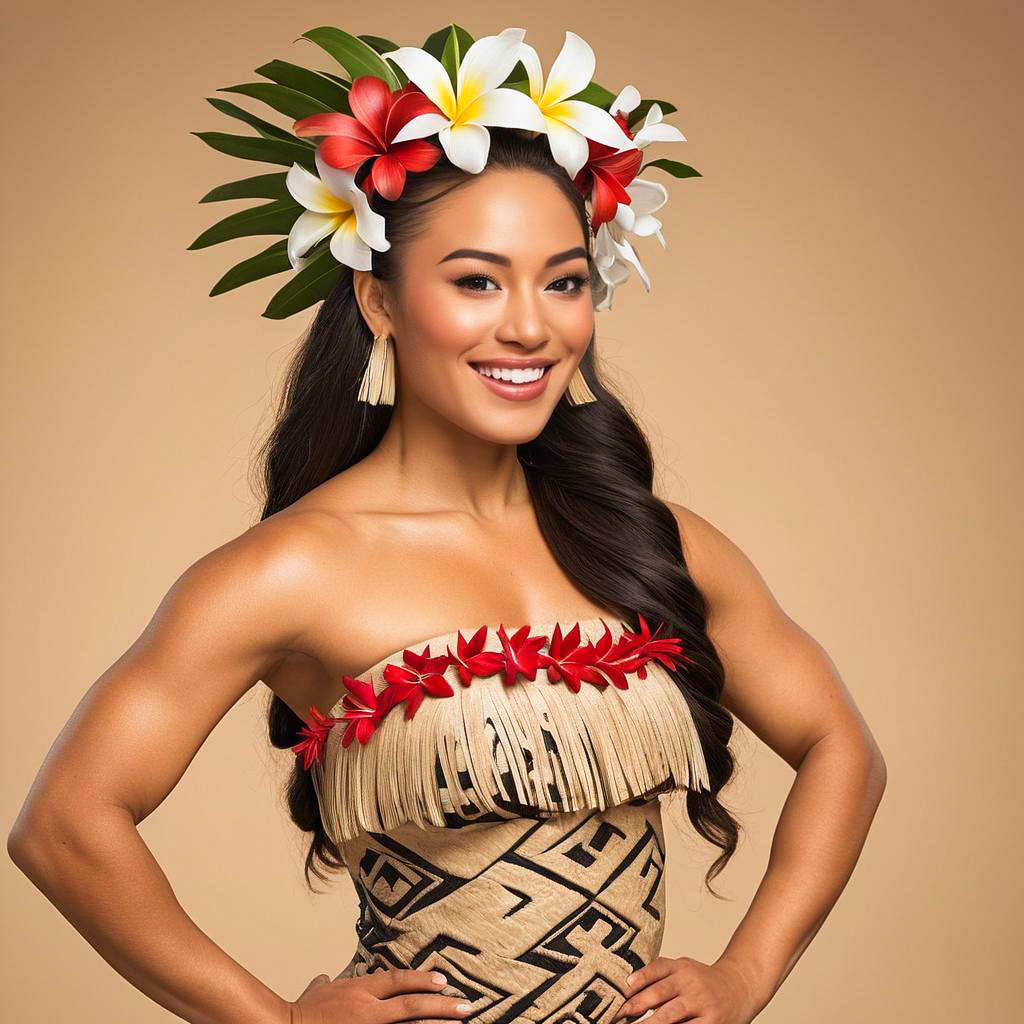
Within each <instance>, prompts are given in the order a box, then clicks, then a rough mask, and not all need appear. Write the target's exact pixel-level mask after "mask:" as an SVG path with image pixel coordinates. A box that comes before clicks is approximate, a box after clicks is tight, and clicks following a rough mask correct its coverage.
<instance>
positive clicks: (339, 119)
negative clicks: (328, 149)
mask: <svg viewBox="0 0 1024 1024" xmlns="http://www.w3.org/2000/svg"><path fill="white" fill-rule="evenodd" d="M292 132H293V133H294V134H296V135H298V136H299V138H301V139H309V138H314V137H316V136H320V135H350V136H353V137H355V138H366V139H369V138H370V136H369V135H368V134H367V131H366V129H365V128H364V127H363V126H362V125H361V124H360V123H359V122H358V121H357V120H356V119H355V118H354V117H352V116H351V115H349V114H335V113H332V114H310V115H309V117H302V118H299V120H298V121H296V122H295V123H294V124H293V125H292Z"/></svg>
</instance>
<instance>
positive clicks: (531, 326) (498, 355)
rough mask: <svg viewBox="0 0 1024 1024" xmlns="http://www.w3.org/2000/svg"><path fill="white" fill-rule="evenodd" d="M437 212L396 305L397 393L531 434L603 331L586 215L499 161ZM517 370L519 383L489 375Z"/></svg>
mask: <svg viewBox="0 0 1024 1024" xmlns="http://www.w3.org/2000/svg"><path fill="white" fill-rule="evenodd" d="M429 218H430V219H429V226H428V227H427V229H426V230H425V231H424V233H423V234H422V235H421V236H420V237H419V238H418V239H416V240H415V241H413V242H411V243H409V244H408V245H407V246H406V248H405V251H404V253H403V256H402V270H401V276H400V279H399V280H398V281H395V282H393V285H392V288H391V292H390V301H389V302H388V308H389V313H390V328H391V331H392V333H393V334H394V338H395V353H396V358H397V362H398V380H397V396H396V397H397V400H398V402H399V403H407V407H408V403H409V402H410V401H411V403H412V404H413V405H415V404H417V403H422V404H423V405H425V406H427V407H429V408H430V409H432V410H434V411H435V412H437V413H438V414H439V415H441V416H443V417H445V418H446V419H448V420H450V421H452V422H453V423H455V424H456V425H457V426H459V427H461V428H462V429H463V430H466V431H468V432H469V433H472V434H474V435H475V436H478V437H480V438H484V439H488V440H492V441H495V442H498V443H503V444H518V443H521V442H525V441H529V440H531V439H532V438H534V437H536V436H537V434H539V433H540V432H541V430H542V429H543V428H544V425H545V423H547V421H548V419H549V417H550V416H551V413H552V411H553V410H554V407H555V403H556V402H557V401H558V400H559V398H560V397H561V395H562V393H563V392H564V391H565V389H566V388H567V387H568V385H569V380H570V378H571V377H572V375H573V373H574V372H575V370H576V367H577V365H578V364H579V361H580V359H581V358H582V357H583V354H584V352H585V351H586V349H587V346H588V344H589V343H590V339H591V337H592V335H593V331H594V306H593V298H592V295H591V290H590V285H589V276H588V272H589V267H588V263H587V258H586V248H585V241H584V238H583V235H582V232H581V231H580V222H579V219H578V218H577V216H576V213H575V212H574V210H573V209H572V207H571V205H570V204H569V202H568V201H567V200H566V198H565V196H564V195H563V194H562V192H561V191H560V190H559V188H558V186H557V185H555V184H554V183H553V182H551V181H550V180H549V179H547V178H546V177H544V176H543V175H541V174H537V173H534V172H532V171H515V172H511V171H505V170H500V169H494V170H487V171H483V172H482V173H481V174H480V175H479V176H478V177H476V178H474V180H473V181H471V182H470V183H469V184H468V185H466V186H464V187H461V188H459V189H456V190H455V191H454V192H452V193H450V194H449V195H447V196H445V197H443V198H442V199H440V200H438V201H437V202H436V203H434V204H433V205H432V206H431V207H430V214H429ZM520 364H522V365H520ZM515 367H518V369H514V370H513V371H512V374H511V375H512V376H513V377H514V378H515V379H514V380H496V379H494V377H490V378H489V377H487V376H485V375H483V374H482V373H481V370H483V369H485V368H490V369H489V372H490V373H492V374H493V375H495V376H496V375H498V374H499V373H504V375H505V376H509V372H508V368H515ZM502 368H503V369H502ZM538 375H540V376H539V379H536V380H535V379H534V378H537V377H538Z"/></svg>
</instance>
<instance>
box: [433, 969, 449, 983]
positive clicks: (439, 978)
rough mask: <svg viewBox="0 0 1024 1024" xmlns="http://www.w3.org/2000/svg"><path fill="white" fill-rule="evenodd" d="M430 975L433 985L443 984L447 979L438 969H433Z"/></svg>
mask: <svg viewBox="0 0 1024 1024" xmlns="http://www.w3.org/2000/svg"><path fill="white" fill-rule="evenodd" d="M430 977H431V978H432V979H433V981H434V984H435V985H443V984H444V983H445V982H446V981H447V980H448V979H447V978H446V977H445V976H444V975H443V974H442V973H441V972H440V971H434V973H433V974H432V975H431V976H430Z"/></svg>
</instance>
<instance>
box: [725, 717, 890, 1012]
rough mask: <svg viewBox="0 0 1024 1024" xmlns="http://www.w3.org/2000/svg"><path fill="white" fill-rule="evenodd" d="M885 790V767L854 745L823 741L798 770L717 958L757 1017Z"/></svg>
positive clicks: (839, 886) (834, 890) (849, 863)
mask: <svg viewBox="0 0 1024 1024" xmlns="http://www.w3.org/2000/svg"><path fill="white" fill-rule="evenodd" d="M884 788H885V769H884V762H882V761H881V759H880V757H879V756H878V755H877V752H876V751H875V750H874V748H873V747H868V746H867V745H865V744H864V743H863V742H862V741H860V740H852V739H849V738H843V737H840V736H830V737H826V738H825V739H823V740H822V741H820V742H819V743H818V744H816V745H815V746H814V747H813V748H812V749H811V750H810V751H809V752H808V753H807V755H806V757H805V758H804V760H803V762H802V763H801V765H800V768H799V770H798V771H797V773H796V778H795V780H794V782H793V786H792V788H791V790H790V793H789V796H788V797H787V799H786V802H785V804H784V806H783V809H782V813H781V815H780V818H779V822H778V825H777V827H776V830H775V836H774V838H773V841H772V847H771V853H770V856H769V861H768V867H767V870H766V871H765V875H764V878H763V879H762V881H761V884H760V885H759V886H758V889H757V892H756V893H755V895H754V898H753V900H752V901H751V904H750V907H749V909H748V910H747V913H746V915H745V916H744V918H743V920H742V921H741V922H740V924H739V927H738V928H737V929H736V931H735V933H734V934H733V936H732V938H731V939H730V941H729V943H728V945H727V946H726V948H725V950H724V951H723V953H722V955H721V957H720V958H719V960H720V961H727V962H730V963H731V964H732V965H734V966H735V967H736V968H737V969H738V970H739V971H740V972H741V973H742V974H743V976H744V977H745V978H746V979H747V982H748V985H749V986H750V987H751V989H752V991H753V994H754V996H755V998H756V1001H757V1005H758V1011H759V1012H760V1010H761V1009H763V1008H764V1006H766V1005H767V1004H768V1002H769V1001H770V1000H771V998H772V996H774V994H775V993H776V991H778V988H779V986H780V985H781V984H782V982H783V981H784V980H785V979H786V977H787V976H788V974H789V973H790V971H791V970H792V969H793V967H794V966H795V965H796V962H797V961H798V960H799V959H800V957H801V955H802V954H803V952H804V950H805V949H806V948H807V946H808V945H809V944H810V942H811V940H812V939H813V938H814V936H815V935H816V934H817V932H818V930H819V929H820V928H821V926H822V924H823V923H824V922H825V919H826V917H827V916H828V914H829V912H830V911H831V909H832V907H833V906H834V905H835V903H836V901H837V900H838V898H839V895H840V894H841V893H842V891H843V888H844V887H845V886H846V883H847V881H848V880H849V878H850V876H851V874H852V873H853V869H854V867H855V865H856V863H857V859H858V857H859V856H860V851H861V849H862V848H863V846H864V840H865V838H866V837H867V833H868V830H869V829H870V827H871V822H872V819H873V818H874V814H875V811H876V809H877V807H878V804H879V801H880V800H881V797H882V792H883V790H884Z"/></svg>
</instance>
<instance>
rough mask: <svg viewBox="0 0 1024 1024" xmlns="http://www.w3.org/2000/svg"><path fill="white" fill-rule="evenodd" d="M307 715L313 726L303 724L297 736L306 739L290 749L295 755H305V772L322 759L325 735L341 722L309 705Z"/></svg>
mask: <svg viewBox="0 0 1024 1024" xmlns="http://www.w3.org/2000/svg"><path fill="white" fill-rule="evenodd" d="M309 714H310V717H311V718H312V719H313V724H312V725H306V724H303V726H302V728H301V729H300V730H299V735H300V736H305V737H306V738H305V739H304V740H302V742H300V743H296V744H295V746H293V747H292V750H293V751H294V752H295V753H296V754H305V759H304V760H303V762H302V767H303V770H304V771H307V772H308V771H309V769H310V766H311V765H312V764H313V762H314V761H320V760H322V759H323V754H324V743H325V742H326V740H327V734H328V733H329V732H330V731H331V729H332V728H333V727H334V726H335V725H337V724H338V723H339V722H341V721H342V719H340V718H332V717H331V716H330V715H325V714H323V713H322V712H321V711H320V709H319V708H317V706H316V705H315V704H311V705H310V707H309Z"/></svg>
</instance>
